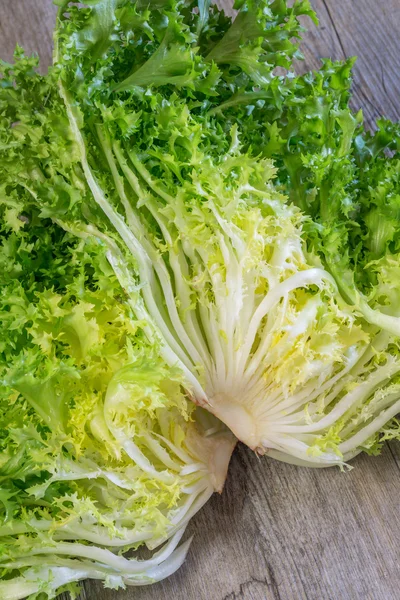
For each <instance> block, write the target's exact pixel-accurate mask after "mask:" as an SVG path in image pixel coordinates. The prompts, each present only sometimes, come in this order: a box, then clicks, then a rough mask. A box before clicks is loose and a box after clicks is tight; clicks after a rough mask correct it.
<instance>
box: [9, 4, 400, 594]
mask: <svg viewBox="0 0 400 600" xmlns="http://www.w3.org/2000/svg"><path fill="white" fill-rule="evenodd" d="M223 4H224V3H223ZM225 4H226V5H227V4H228V5H231V3H230V2H225ZM313 5H314V7H315V8H316V9H317V11H318V14H319V17H320V28H319V29H317V28H315V27H312V28H311V30H310V32H309V33H308V34H307V36H306V41H305V42H304V44H303V51H304V54H305V57H306V63H305V67H307V68H310V67H312V68H314V67H318V62H319V59H320V58H321V57H323V56H329V57H332V58H343V57H344V56H345V55H346V56H349V55H355V54H357V55H358V56H359V61H358V63H357V66H356V69H355V80H354V91H355V96H354V101H353V103H354V106H355V107H357V108H358V107H361V106H362V107H363V109H364V112H365V115H366V117H367V119H368V121H369V123H370V124H372V122H373V119H375V118H376V117H379V116H380V115H382V114H385V115H386V116H388V117H390V118H392V119H395V118H399V117H400V103H399V96H400V76H399V73H400V39H399V33H398V32H399V31H400V1H399V0H340V2H337V1H335V0H313ZM54 18H55V9H54V7H53V6H52V4H51V0H13V1H12V2H11V1H10V0H0V56H1V57H2V58H5V59H10V58H11V56H12V51H13V48H14V46H15V44H16V42H17V41H18V42H19V43H21V44H23V45H24V46H25V47H26V49H27V50H29V51H37V52H38V53H39V54H40V56H41V57H42V59H43V65H46V64H48V63H49V61H50V58H51V30H52V27H53V23H54ZM353 466H354V467H355V468H354V469H353V470H352V471H350V472H348V473H340V472H339V471H336V470H334V469H327V470H312V469H305V468H297V467H294V466H291V465H285V464H280V463H278V462H275V461H271V460H268V459H258V458H257V457H256V456H254V455H253V454H252V453H251V452H250V451H249V450H247V449H246V448H244V447H239V448H238V449H237V451H236V452H235V454H234V457H233V459H232V464H231V468H230V473H229V478H228V481H227V485H226V488H225V490H224V493H223V494H222V495H221V496H214V498H213V499H212V500H211V501H210V502H209V504H208V505H207V506H206V507H205V508H204V509H203V510H202V511H201V512H200V513H199V514H198V515H197V516H196V518H195V519H193V521H192V523H191V524H190V525H189V528H188V535H193V534H194V541H193V544H192V548H191V551H190V554H189V556H188V559H187V562H186V563H185V565H184V566H183V568H182V569H181V570H180V571H179V572H178V573H177V574H175V575H174V576H173V577H171V578H170V579H168V580H167V581H164V582H162V583H160V584H157V585H155V586H150V587H148V588H140V589H138V588H132V589H129V590H126V591H120V592H115V591H112V590H104V589H103V588H102V585H101V584H99V583H95V582H85V583H84V585H83V591H82V596H81V598H82V600H83V599H86V600H94V599H96V600H116V598H118V600H133V599H135V600H164V599H167V598H168V599H169V598H171V599H172V598H173V599H174V600H303V599H305V600H398V599H399V598H400V569H399V568H400V551H399V539H400V511H399V508H400V503H399V498H400V478H399V474H400V448H399V445H395V444H392V445H391V446H386V447H385V449H384V452H383V453H382V455H381V456H379V457H377V458H371V457H366V456H362V457H359V458H357V459H356V460H355V461H354V462H353Z"/></svg>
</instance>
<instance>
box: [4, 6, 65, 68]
mask: <svg viewBox="0 0 400 600" xmlns="http://www.w3.org/2000/svg"><path fill="white" fill-rule="evenodd" d="M56 12H57V8H56V6H54V4H53V2H52V0H12V1H11V2H10V1H9V0H0V57H1V58H2V59H3V60H7V61H10V60H12V56H13V53H14V49H15V46H16V45H17V44H20V45H23V47H24V48H25V50H26V52H27V53H31V52H36V53H38V54H39V55H40V60H41V68H42V70H45V68H47V66H48V65H49V64H50V63H51V59H52V52H53V28H54V23H55V19H56Z"/></svg>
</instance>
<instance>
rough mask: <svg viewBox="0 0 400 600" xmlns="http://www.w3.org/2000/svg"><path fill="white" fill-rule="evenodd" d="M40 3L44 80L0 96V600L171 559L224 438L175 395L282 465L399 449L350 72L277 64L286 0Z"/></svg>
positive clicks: (376, 203) (379, 170)
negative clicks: (44, 10)
mask: <svg viewBox="0 0 400 600" xmlns="http://www.w3.org/2000/svg"><path fill="white" fill-rule="evenodd" d="M58 4H59V5H60V12H59V21H58V26H57V31H56V52H55V65H54V67H53V69H51V71H50V72H49V74H48V75H47V76H45V77H43V76H40V75H38V74H37V73H36V71H35V67H36V64H37V63H36V61H35V59H30V58H26V57H25V56H24V54H23V52H22V51H21V50H20V49H18V50H17V53H16V62H15V64H14V65H8V64H5V63H4V64H3V66H2V79H1V88H0V114H1V117H0V119H1V120H0V155H1V164H0V175H1V182H2V183H1V187H0V199H1V206H2V223H3V228H4V236H3V245H2V250H1V254H0V261H1V264H2V271H3V275H2V278H3V281H2V292H1V298H0V300H1V306H0V310H1V312H0V319H1V324H2V328H3V338H2V339H3V341H2V346H1V351H2V359H1V360H2V363H1V369H2V375H1V381H2V388H1V389H2V395H1V409H2V417H1V418H2V423H1V443H2V455H1V465H0V469H1V470H0V476H1V477H2V490H1V492H0V493H1V496H0V499H1V501H2V503H3V506H4V509H3V520H4V523H3V525H2V526H1V528H0V536H1V537H0V539H1V544H2V545H1V549H2V554H1V557H0V561H1V562H0V565H1V566H2V567H3V569H4V577H3V581H2V582H1V583H0V586H2V587H0V592H1V593H2V594H3V595H4V597H6V598H10V599H11V598H21V597H22V596H23V595H24V594H25V595H26V594H28V593H29V594H30V593H32V594H33V593H36V592H37V591H42V590H43V591H47V592H48V594H50V595H51V594H52V593H53V592H54V591H55V590H56V589H61V588H62V586H64V585H69V584H70V583H71V582H73V581H76V580H79V579H81V578H84V577H89V576H90V577H94V578H100V579H103V580H105V581H106V584H107V585H112V586H116V585H125V584H138V583H143V582H150V581H152V580H157V579H159V578H161V577H163V576H165V575H167V574H168V573H170V572H172V571H173V570H175V568H177V567H178V566H179V564H180V563H181V562H182V560H183V559H184V555H185V552H186V549H187V546H186V545H185V544H184V545H183V546H181V547H180V548H178V549H175V548H176V544H177V543H178V541H179V538H180V535H181V532H182V528H183V527H184V525H185V524H186V522H187V520H188V519H189V518H190V516H191V515H192V514H193V513H194V512H195V511H196V510H198V508H199V507H200V506H201V505H202V504H203V503H204V502H205V501H206V499H207V498H208V497H209V496H210V494H211V493H212V490H213V489H215V488H216V489H218V488H220V487H221V485H222V483H223V480H224V477H225V472H226V465H227V462H228V460H229V456H230V453H231V450H232V447H233V440H232V437H230V436H229V435H228V434H227V433H226V431H225V430H224V429H223V427H222V426H220V425H218V424H217V423H218V422H215V421H213V420H212V417H211V416H207V413H206V412H205V411H203V410H202V409H197V410H196V412H195V413H192V410H191V409H190V405H189V404H188V403H187V400H186V399H185V397H184V395H183V388H185V390H186V392H187V394H188V395H189V396H190V398H191V399H193V400H194V402H195V403H196V404H197V405H200V406H201V407H203V408H206V409H208V411H209V412H211V413H213V414H214V415H215V416H217V417H218V418H219V419H221V420H222V421H223V422H224V423H225V424H227V425H228V426H229V427H230V429H231V430H232V431H233V432H234V433H235V435H236V436H237V437H238V438H239V439H241V440H242V441H244V442H245V443H247V444H248V445H249V446H250V447H251V448H253V449H254V450H256V451H257V452H258V453H260V454H263V453H268V454H269V455H270V456H272V457H275V458H278V459H281V460H285V461H289V462H294V463H297V464H306V465H311V466H324V465H332V464H337V465H340V466H343V465H344V464H345V462H346V461H348V460H349V459H351V458H352V457H353V456H354V455H356V454H357V453H358V452H360V451H361V450H366V451H367V452H370V453H375V452H377V451H379V449H380V447H381V445H382V443H383V441H384V440H386V439H392V438H396V437H399V425H398V422H397V421H396V419H395V417H396V414H397V413H398V412H399V409H400V348H399V336H400V327H399V318H400V314H399V308H398V306H399V286H398V284H397V282H398V280H399V277H398V271H399V266H398V265H399V260H398V257H399V251H400V250H399V243H398V237H399V227H398V201H399V198H400V191H399V164H400V163H399V139H400V136H399V128H398V125H395V124H391V123H389V122H387V121H385V120H381V121H380V122H379V124H378V127H379V128H378V131H377V132H376V133H375V134H369V133H365V131H364V127H363V124H362V115H361V113H360V114H353V113H352V111H351V110H350V109H349V106H348V102H349V88H350V77H351V66H352V62H353V61H352V60H349V61H346V62H345V63H333V62H331V61H328V60H327V61H324V63H323V65H322V67H321V69H320V71H319V72H317V73H312V74H306V75H302V76H296V75H295V74H294V73H293V72H292V71H290V68H291V65H292V61H293V59H294V58H298V57H299V55H300V54H299V50H298V44H299V40H300V35H301V32H302V28H301V26H300V23H299V17H301V16H304V15H308V16H309V17H311V18H313V19H314V20H315V15H314V13H313V11H312V10H311V8H310V5H309V3H308V2H307V1H305V0H303V1H298V2H295V3H294V4H293V6H291V7H289V6H288V5H287V3H286V2H283V1H282V2H281V1H273V2H270V1H266V0H265V1H261V0H259V1H249V2H239V3H237V6H236V7H237V8H239V9H240V11H239V14H238V16H237V18H236V20H235V21H234V22H233V23H232V22H231V20H230V19H229V18H227V17H226V16H225V15H223V13H221V12H220V11H218V10H217V9H216V7H215V6H212V7H210V6H209V3H207V2H199V3H197V2H184V1H174V0H167V1H157V2H154V3H150V4H146V3H142V2H137V3H134V2H131V1H128V0H112V1H109V0H107V1H106V0H92V1H91V2H90V3H88V4H87V5H86V6H78V5H76V4H72V5H70V4H69V3H68V2H62V1H61V2H58ZM278 67H279V69H278ZM282 69H284V70H286V72H285V74H283V75H282V74H280V73H282ZM388 152H389V153H391V156H390V157H389V156H388ZM209 419H211V421H210V422H209ZM3 482H4V483H3ZM167 538H171V539H170V541H169V542H168V543H167V545H166V546H164V548H163V549H162V550H161V551H160V553H159V554H156V555H155V556H154V557H153V558H152V559H149V560H148V561H142V562H140V561H139V562H138V561H137V560H136V559H126V558H123V557H122V556H119V555H117V554H116V552H115V550H116V549H117V548H120V549H122V551H124V552H125V551H127V550H128V549H131V548H136V547H137V546H138V545H140V544H141V543H146V544H147V545H148V546H149V547H151V548H154V547H155V546H156V545H158V544H159V543H161V541H163V540H165V539H167ZM44 556H46V557H47V558H46V562H45V563H44V562H43V557H44ZM44 564H45V565H46V566H43V565H44ZM7 594H8V595H7Z"/></svg>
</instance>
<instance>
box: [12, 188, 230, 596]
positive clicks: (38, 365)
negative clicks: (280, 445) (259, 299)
mask: <svg viewBox="0 0 400 600" xmlns="http://www.w3.org/2000/svg"><path fill="white" fill-rule="evenodd" d="M5 191H6V189H5V190H3V194H5ZM11 203H12V199H10V204H8V203H7V202H6V201H4V204H3V207H2V219H1V223H2V226H3V231H2V245H1V251H0V260H1V263H2V269H1V275H0V277H1V293H0V328H1V340H2V343H1V354H0V378H1V388H0V448H1V450H0V482H1V486H0V519H1V524H0V550H1V551H0V568H1V572H2V580H1V582H0V596H1V598H3V599H4V600H11V599H13V600H14V599H18V598H25V597H26V596H31V595H32V596H31V597H33V595H34V594H36V593H38V592H45V593H46V594H47V595H48V597H54V595H55V594H56V593H59V592H61V591H63V590H69V591H71V592H73V591H74V589H75V588H74V582H77V581H79V580H81V579H84V578H88V577H90V578H94V579H101V580H103V581H104V582H105V585H106V586H108V587H113V588H118V587H125V586H126V585H142V584H147V583H152V582H153V581H159V580H160V579H163V578H164V577H166V576H168V575H169V574H171V573H173V572H174V571H175V570H176V569H177V568H179V566H180V565H181V564H182V562H183V560H184V559H185V556H186V553H187V550H188V546H189V544H190V540H188V541H186V542H185V543H184V544H182V545H181V546H179V547H178V548H177V545H178V543H179V541H180V539H181V537H182V534H183V532H184V529H185V525H186V524H187V522H188V521H189V519H190V518H191V516H192V515H193V514H195V513H196V512H197V511H198V510H199V509H200V508H201V507H202V506H203V504H204V503H205V502H206V501H207V500H208V498H209V497H210V495H211V494H212V493H213V491H214V490H215V489H219V490H220V489H221V487H222V485H223V482H224V479H225V475H226V469H227V464H228V462H229V457H230V454H231V451H232V448H233V445H234V441H233V439H232V436H230V435H229V434H228V433H226V432H224V430H223V428H221V426H219V425H218V423H215V422H213V421H212V420H210V416H209V417H207V416H206V415H205V414H201V411H200V409H197V410H196V411H194V412H193V406H191V405H190V404H188V402H187V400H186V399H185V398H184V396H183V391H182V386H181V383H182V376H181V373H180V372H179V371H178V370H177V369H170V368H167V367H166V365H165V363H164V362H163V361H162V360H161V359H160V357H159V355H158V352H157V346H156V345H153V346H152V347H150V346H149V344H148V342H147V340H146V337H145V336H144V334H143V323H141V322H140V321H138V320H137V319H135V317H134V316H133V314H132V312H131V311H130V309H129V307H128V305H127V304H126V302H125V298H124V294H123V292H122V290H121V289H120V287H119V284H118V282H117V280H116V278H115V276H114V275H113V272H112V269H111V267H110V266H109V264H108V262H107V259H106V253H105V247H104V246H101V245H99V244H98V243H96V242H92V241H91V240H90V239H88V240H79V239H76V238H75V237H73V236H71V234H65V232H64V231H63V230H62V229H61V228H60V227H58V226H57V225H54V224H52V223H51V222H50V221H49V220H48V219H44V220H43V219H42V220H41V219H39V216H38V214H37V211H35V210H32V211H29V210H27V211H25V212H24V214H23V216H19V217H16V218H14V216H10V211H12V210H13V209H12V208H10V205H11ZM199 411H200V412H199ZM168 538H170V539H169V541H168V542H167V544H166V545H164V546H163V547H162V548H161V549H160V550H158V552H156V553H155V554H154V555H153V556H152V557H151V558H148V559H146V560H140V559H138V558H136V557H133V558H125V557H124V556H123V555H122V553H126V552H127V551H128V550H132V549H133V550H135V549H137V548H138V547H140V546H141V545H143V544H146V545H147V546H148V547H149V548H151V549H153V548H156V547H157V546H160V544H161V543H162V542H164V541H165V540H167V539H168Z"/></svg>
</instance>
